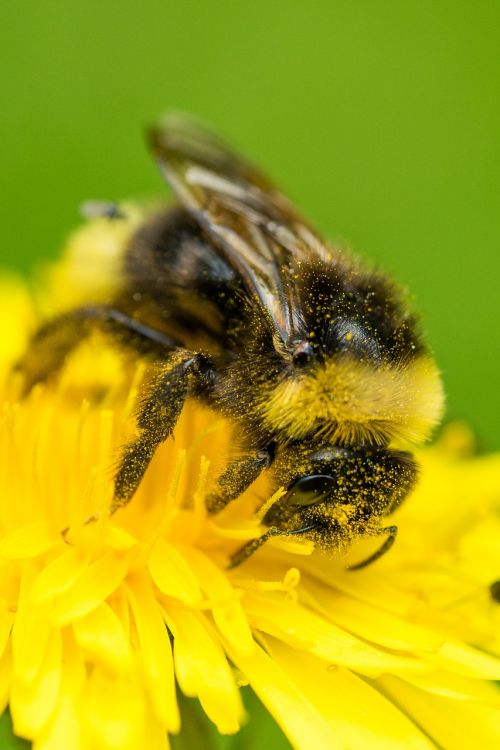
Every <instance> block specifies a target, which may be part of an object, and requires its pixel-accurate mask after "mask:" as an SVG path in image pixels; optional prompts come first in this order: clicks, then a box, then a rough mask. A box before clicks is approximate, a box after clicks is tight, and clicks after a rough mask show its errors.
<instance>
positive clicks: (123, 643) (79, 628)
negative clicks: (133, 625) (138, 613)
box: [73, 602, 132, 673]
mask: <svg viewBox="0 0 500 750" xmlns="http://www.w3.org/2000/svg"><path fill="white" fill-rule="evenodd" d="M73 633H74V635H75V640H76V642H77V643H78V645H79V646H80V647H81V648H83V649H85V651H87V652H88V653H89V654H91V655H92V657H93V658H94V659H96V661H98V662H102V663H103V664H105V665H106V666H108V667H109V668H110V669H112V670H113V671H115V672H120V673H123V672H126V671H127V670H129V669H130V668H131V666H132V651H131V649H130V645H129V642H128V640H127V638H126V636H125V632H124V630H123V625H122V623H121V622H120V620H119V618H118V616H117V615H116V614H115V612H114V611H113V610H112V608H111V607H110V606H109V605H108V604H107V603H106V602H103V603H102V604H100V605H99V606H98V607H96V609H94V610H92V612H89V613H88V614H87V615H85V616H84V617H80V618H79V619H77V620H75V622H74V623H73Z"/></svg>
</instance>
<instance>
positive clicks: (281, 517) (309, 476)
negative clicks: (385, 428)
mask: <svg viewBox="0 0 500 750" xmlns="http://www.w3.org/2000/svg"><path fill="white" fill-rule="evenodd" d="M297 466H300V467H301V468H303V469H304V471H303V473H301V474H300V475H299V476H295V477H292V476H291V475H293V472H294V471H296V469H297ZM276 468H277V471H278V473H279V475H280V481H282V480H283V478H284V477H288V478H289V483H288V489H287V492H286V494H285V495H284V496H283V497H282V498H281V499H280V500H279V501H278V502H277V503H275V504H274V505H273V506H272V507H271V508H270V509H269V511H268V512H267V514H266V516H265V518H264V522H265V523H266V524H269V525H276V526H279V527H280V528H284V529H287V530H288V531H289V532H290V533H293V531H294V530H295V529H301V528H304V527H306V528H310V529H311V535H312V536H313V538H314V539H315V540H316V541H318V542H319V543H320V544H321V543H323V544H324V545H325V546H326V545H327V544H328V545H329V546H331V540H332V538H334V539H336V540H337V544H338V546H339V547H342V546H343V545H344V544H345V545H347V543H351V542H352V541H353V538H354V537H355V536H357V535H361V534H363V533H366V532H367V530H369V529H373V530H375V529H378V528H379V526H380V521H381V519H382V518H383V517H384V516H386V515H388V514H389V513H391V512H392V511H393V510H395V509H396V508H397V507H398V505H399V504H400V503H401V502H402V500H403V499H404V498H405V497H406V495H407V494H408V492H409V490H410V489H411V487H412V486H413V484H414V482H415V479H416V476H417V467H416V463H415V461H414V459H413V458H412V456H411V454H410V453H407V452H404V451H390V450H367V449H346V448H332V447H327V448H322V449H319V450H317V451H314V452H313V453H311V454H310V455H309V456H307V457H304V455H303V454H302V455H300V451H297V449H292V450H291V451H290V453H288V454H286V452H285V455H283V456H282V457H281V458H280V459H278V461H277V467H276Z"/></svg>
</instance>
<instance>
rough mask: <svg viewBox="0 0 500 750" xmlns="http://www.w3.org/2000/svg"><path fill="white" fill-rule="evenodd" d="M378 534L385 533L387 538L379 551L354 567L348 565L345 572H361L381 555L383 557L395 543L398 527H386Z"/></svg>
mask: <svg viewBox="0 0 500 750" xmlns="http://www.w3.org/2000/svg"><path fill="white" fill-rule="evenodd" d="M379 533H380V534H384V533H387V534H388V535H389V536H388V537H387V539H386V540H385V542H384V543H383V544H382V546H381V547H379V549H378V550H377V551H376V552H374V553H373V555H370V557H367V558H366V560H362V561H361V562H359V563H356V564H355V565H349V566H348V567H347V568H346V570H348V571H349V572H351V571H353V570H361V568H366V567H367V566H368V565H371V564H372V563H374V562H375V561H376V560H378V559H379V558H380V557H382V555H385V553H386V552H388V551H389V550H390V548H391V547H392V545H393V544H394V542H395V541H396V536H397V533H398V527H397V526H386V528H385V529H381V530H380V532H379Z"/></svg>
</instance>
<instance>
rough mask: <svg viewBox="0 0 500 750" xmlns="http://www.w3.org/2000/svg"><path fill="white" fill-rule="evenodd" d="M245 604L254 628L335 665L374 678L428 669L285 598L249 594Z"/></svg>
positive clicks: (416, 661)
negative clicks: (359, 637) (357, 635)
mask: <svg viewBox="0 0 500 750" xmlns="http://www.w3.org/2000/svg"><path fill="white" fill-rule="evenodd" d="M244 603H245V611H246V612H247V613H248V616H249V620H250V623H251V625H252V627H254V628H256V629H257V630H262V631H263V632H264V633H268V634H269V635H273V636H275V637H276V638H279V639H280V640H283V641H285V643H288V644H289V645H292V646H294V647H295V648H298V649H301V650H305V651H308V652H310V653H311V654H314V655H315V656H320V657H321V658H323V659H327V660H329V661H331V662H332V663H334V664H341V665H343V666H346V667H350V668H351V669H355V670H356V671H359V672H361V673H362V674H366V675H370V676H372V677H374V676H377V675H379V674H381V673H383V672H397V673H398V672H403V673H404V672H406V671H410V672H416V673H419V672H422V671H429V670H428V669H427V668H426V667H425V665H423V664H422V663H421V662H420V661H419V660H417V659H412V658H411V657H409V656H405V655H402V656H399V655H398V654H393V653H390V652H386V651H383V650H382V649H377V648H374V647H373V646H371V645H369V644H368V643H365V642H364V641H362V640H360V639H358V638H356V637H354V636H353V635H351V634H350V633H348V632H346V631H344V630H341V629H340V628H337V627H335V626H334V625H332V624H331V623H328V622H327V621H326V620H324V619H323V618H321V617H319V616H318V615H316V614H314V613H313V612H311V611H309V610H308V609H306V608H305V607H302V606H300V605H299V604H293V603H290V602H288V601H286V600H285V599H284V598H283V597H281V598H279V599H278V598H272V597H271V596H269V595H268V596H259V595H257V594H249V593H246V594H245V598H244Z"/></svg>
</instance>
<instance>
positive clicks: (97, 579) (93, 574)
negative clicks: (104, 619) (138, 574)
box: [51, 551, 129, 626]
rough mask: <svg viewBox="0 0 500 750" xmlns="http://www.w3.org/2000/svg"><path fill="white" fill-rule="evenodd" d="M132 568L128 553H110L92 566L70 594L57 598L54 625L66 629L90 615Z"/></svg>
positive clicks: (79, 579) (66, 593) (77, 581)
mask: <svg viewBox="0 0 500 750" xmlns="http://www.w3.org/2000/svg"><path fill="white" fill-rule="evenodd" d="M128 565H129V558H128V557H127V555H125V554H120V553H115V552H114V551H111V552H108V553H106V554H104V555H102V556H101V557H100V558H98V559H97V560H96V561H95V562H93V563H90V564H89V565H87V566H86V568H85V569H84V570H83V572H82V575H81V576H80V577H79V578H78V579H77V580H76V581H75V583H74V585H73V586H71V588H69V589H68V590H67V591H64V592H63V593H62V594H61V595H60V596H58V597H57V598H56V600H55V602H54V608H53V610H52V614H51V617H52V622H53V623H54V624H55V625H59V626H63V625H66V624H68V623H70V622H71V621H72V620H74V619H76V618H77V617H83V615H85V614H87V613H88V612H91V611H92V610H93V609H95V607H97V606H99V604H100V603H101V602H102V601H104V600H105V599H106V598H107V597H108V596H109V595H110V594H112V593H113V591H114V590H115V589H116V587H117V586H118V585H119V583H120V582H121V581H122V580H123V578H124V576H125V574H126V572H127V568H128Z"/></svg>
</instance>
